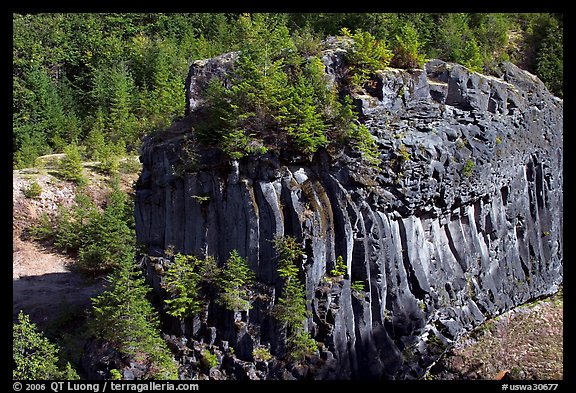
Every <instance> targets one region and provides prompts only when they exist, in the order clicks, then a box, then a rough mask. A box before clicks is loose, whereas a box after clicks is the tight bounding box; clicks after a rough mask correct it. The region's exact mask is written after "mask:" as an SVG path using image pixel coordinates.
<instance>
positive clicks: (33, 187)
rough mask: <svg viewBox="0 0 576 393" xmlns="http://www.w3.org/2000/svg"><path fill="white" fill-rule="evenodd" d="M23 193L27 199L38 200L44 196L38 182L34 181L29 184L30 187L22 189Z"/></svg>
mask: <svg viewBox="0 0 576 393" xmlns="http://www.w3.org/2000/svg"><path fill="white" fill-rule="evenodd" d="M22 192H23V193H24V196H25V197H26V198H30V199H38V198H40V195H42V187H41V186H40V184H38V182H36V181H32V182H30V184H28V187H26V188H23V189H22Z"/></svg>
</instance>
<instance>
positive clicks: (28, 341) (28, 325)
mask: <svg viewBox="0 0 576 393" xmlns="http://www.w3.org/2000/svg"><path fill="white" fill-rule="evenodd" d="M59 352H60V349H59V348H58V347H57V346H56V345H54V344H52V343H51V342H50V341H49V340H48V339H47V338H46V337H44V335H43V334H42V333H41V332H39V331H38V329H37V328H36V325H35V324H34V323H32V322H30V317H29V316H28V315H26V314H24V313H23V312H22V310H20V313H19V314H18V323H16V324H14V326H13V330H12V361H13V370H12V378H13V379H26V380H50V379H53V380H54V379H79V377H78V374H76V371H75V370H74V369H73V368H72V366H71V365H70V363H66V365H64V366H61V365H60V364H59V363H60V360H59V358H58V353H59Z"/></svg>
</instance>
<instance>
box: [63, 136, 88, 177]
mask: <svg viewBox="0 0 576 393" xmlns="http://www.w3.org/2000/svg"><path fill="white" fill-rule="evenodd" d="M58 173H59V175H60V176H62V178H63V179H64V180H69V181H72V182H74V183H76V184H78V185H83V184H85V183H86V177H85V176H84V167H83V165H82V157H81V156H80V151H79V150H78V146H76V145H72V144H71V145H68V146H66V147H65V148H64V158H62V159H61V160H60V163H59V168H58Z"/></svg>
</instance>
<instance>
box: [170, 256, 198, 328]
mask: <svg viewBox="0 0 576 393" xmlns="http://www.w3.org/2000/svg"><path fill="white" fill-rule="evenodd" d="M200 265H201V261H200V260H199V259H198V258H196V257H194V256H192V255H184V254H181V253H178V254H176V255H175V256H174V261H173V262H172V264H171V265H170V267H169V268H168V270H167V271H166V278H165V281H164V283H163V287H164V288H165V289H166V291H167V292H168V297H169V298H168V299H165V300H164V303H166V306H167V307H166V313H167V314H168V315H171V316H173V317H177V318H180V319H184V318H186V317H191V316H193V315H194V314H196V313H197V312H199V311H200V310H202V307H203V302H202V299H201V298H200V289H201V288H200V285H201V281H202V276H201V275H200V274H199V272H198V270H199V267H200Z"/></svg>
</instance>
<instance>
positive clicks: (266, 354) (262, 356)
mask: <svg viewBox="0 0 576 393" xmlns="http://www.w3.org/2000/svg"><path fill="white" fill-rule="evenodd" d="M252 356H253V357H254V360H256V361H261V362H267V361H268V360H270V359H272V355H271V354H270V351H269V350H268V348H266V347H258V348H255V349H254V350H253V351H252Z"/></svg>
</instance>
